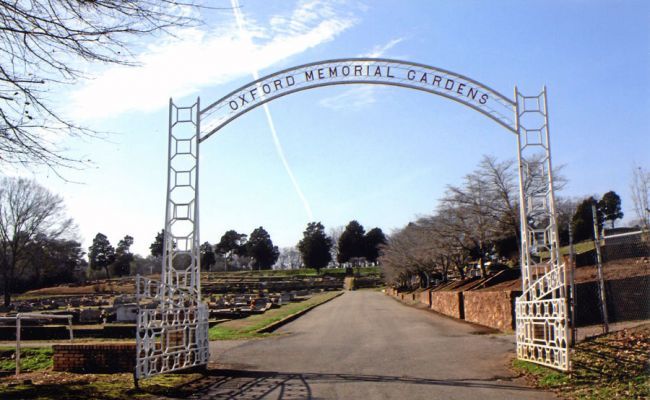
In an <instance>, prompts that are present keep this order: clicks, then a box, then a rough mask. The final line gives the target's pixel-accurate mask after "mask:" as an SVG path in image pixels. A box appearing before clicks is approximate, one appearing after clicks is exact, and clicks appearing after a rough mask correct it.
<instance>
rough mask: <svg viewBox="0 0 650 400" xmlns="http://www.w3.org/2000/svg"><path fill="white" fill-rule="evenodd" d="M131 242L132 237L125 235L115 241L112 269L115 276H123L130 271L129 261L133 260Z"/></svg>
mask: <svg viewBox="0 0 650 400" xmlns="http://www.w3.org/2000/svg"><path fill="white" fill-rule="evenodd" d="M132 244H133V237H131V236H129V235H126V236H124V239H122V240H120V241H119V242H118V243H117V249H116V250H115V263H114V265H113V271H114V272H115V275H117V276H125V275H129V274H130V273H131V261H133V254H132V253H131V251H130V248H131V245H132Z"/></svg>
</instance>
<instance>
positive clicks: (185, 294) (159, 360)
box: [135, 98, 209, 380]
mask: <svg viewBox="0 0 650 400" xmlns="http://www.w3.org/2000/svg"><path fill="white" fill-rule="evenodd" d="M199 107H200V102H199V99H198V98H197V101H196V103H194V104H192V105H191V106H188V107H179V106H176V105H175V104H174V103H173V101H172V100H171V99H170V101H169V143H168V146H169V147H168V171H167V201H166V203H167V207H166V211H165V237H164V244H163V260H162V271H161V279H160V281H156V280H152V279H149V278H146V277H141V276H138V277H137V280H136V298H137V302H138V327H137V330H138V332H137V337H136V352H137V354H136V369H135V378H136V380H137V379H141V378H145V377H148V376H152V375H156V374H160V373H164V372H171V371H176V370H180V369H185V368H190V367H194V366H198V365H206V364H207V362H208V359H209V349H208V310H207V307H206V305H205V304H204V303H202V302H201V278H200V254H199V202H198V191H199V186H198V185H199V133H200V116H199V110H200V108H199Z"/></svg>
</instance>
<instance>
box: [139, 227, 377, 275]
mask: <svg viewBox="0 0 650 400" xmlns="http://www.w3.org/2000/svg"><path fill="white" fill-rule="evenodd" d="M333 234H334V235H333V236H338V237H332V235H328V234H327V233H326V232H325V227H324V226H323V224H322V223H320V222H309V223H308V224H307V227H306V228H305V230H304V232H303V237H302V239H301V240H300V241H299V242H298V244H297V245H296V247H295V248H293V247H290V248H287V249H283V251H282V253H284V254H282V253H281V252H280V251H279V249H278V247H277V246H275V245H273V241H272V240H271V237H270V235H269V233H268V232H267V231H266V230H265V229H264V228H263V227H259V228H256V229H255V230H254V231H253V232H252V233H251V234H250V236H248V235H246V234H242V233H238V232H237V231H235V230H229V231H227V232H226V233H224V235H223V236H222V237H221V239H220V240H219V242H218V243H217V244H215V245H213V244H211V243H210V242H205V243H203V244H202V245H201V266H202V268H204V269H207V270H210V269H212V268H213V267H215V266H216V265H217V264H220V265H221V266H222V267H223V269H224V270H229V269H231V270H232V269H241V268H251V269H271V267H273V266H274V265H277V266H278V267H279V268H287V267H293V266H294V265H293V264H289V265H287V263H285V262H284V261H285V260H286V257H283V258H284V259H282V258H281V256H283V255H284V256H286V254H287V253H294V254H296V255H297V256H298V257H299V258H300V261H299V262H298V263H296V265H295V266H297V267H298V266H299V267H305V268H314V269H316V270H317V271H318V272H320V270H321V269H323V268H325V267H327V266H330V265H333V264H345V263H351V264H353V265H359V264H360V263H363V262H370V263H375V262H377V258H378V257H379V247H380V246H381V245H383V244H384V243H385V242H386V237H385V235H384V233H383V232H382V230H381V229H380V228H373V229H371V230H370V231H368V232H367V233H366V232H365V230H364V228H363V226H362V225H361V224H360V223H359V222H357V221H355V220H353V221H350V223H348V225H347V226H346V227H345V229H344V230H343V231H342V233H341V234H340V235H338V232H337V231H336V230H334V231H333ZM163 236H164V232H163V231H161V233H159V237H160V240H162V237H163ZM151 248H152V254H153V251H154V249H156V251H158V249H159V248H160V245H159V244H158V241H156V242H154V243H153V244H152V247H151ZM161 254H162V253H161ZM334 261H336V263H334Z"/></svg>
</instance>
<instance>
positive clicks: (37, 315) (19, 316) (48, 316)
mask: <svg viewBox="0 0 650 400" xmlns="http://www.w3.org/2000/svg"><path fill="white" fill-rule="evenodd" d="M23 319H35V320H39V319H65V320H67V321H68V332H69V333H70V342H71V343H72V341H73V340H74V333H73V329H72V315H61V314H41V313H18V314H16V316H15V317H0V321H6V320H8V321H16V375H20V340H21V337H20V334H21V331H22V327H21V321H22V320H23Z"/></svg>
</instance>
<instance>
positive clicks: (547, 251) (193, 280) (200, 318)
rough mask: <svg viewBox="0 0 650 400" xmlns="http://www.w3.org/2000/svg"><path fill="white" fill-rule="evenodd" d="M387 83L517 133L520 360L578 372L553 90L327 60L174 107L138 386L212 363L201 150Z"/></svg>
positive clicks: (141, 325) (142, 317)
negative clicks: (235, 130)
mask: <svg viewBox="0 0 650 400" xmlns="http://www.w3.org/2000/svg"><path fill="white" fill-rule="evenodd" d="M342 84H380V85H392V86H400V87H406V88H410V89H415V90H421V91H425V92H429V93H432V94H436V95H440V96H443V97H446V98H449V99H451V100H454V101H457V102H459V103H461V104H463V105H465V106H467V107H470V108H472V109H474V110H476V111H478V112H480V113H482V114H484V115H486V116H487V117H489V118H491V119H493V120H494V121H496V122H497V123H498V124H500V125H501V126H503V127H504V128H505V129H507V130H508V131H510V132H512V133H514V134H515V137H516V140H517V155H518V160H519V184H520V191H519V197H520V214H521V238H522V245H521V246H522V248H521V265H522V282H523V283H522V285H523V288H522V289H523V294H522V296H521V297H519V298H518V299H517V303H516V324H517V328H516V337H517V356H518V357H519V358H521V359H525V360H529V361H533V362H537V363H540V364H545V365H548V366H551V367H555V368H558V369H562V370H567V369H568V368H569V354H568V340H567V335H568V320H567V317H568V313H567V302H566V295H567V290H566V278H565V267H564V264H561V263H560V258H559V245H558V244H559V236H558V228H557V223H556V217H555V198H554V194H553V177H552V173H551V171H552V168H551V166H552V164H551V149H550V142H549V125H548V108H547V99H546V88H544V89H543V90H542V92H541V93H539V94H538V95H535V96H525V95H523V94H521V93H520V92H519V91H518V90H517V88H516V87H515V93H514V99H509V98H507V97H506V96H504V95H502V94H500V93H499V92H497V91H495V90H493V89H491V88H489V87H488V86H486V85H483V84H481V83H479V82H477V81H474V80H472V79H470V78H468V77H465V76H463V75H460V74H457V73H454V72H451V71H446V70H443V69H440V68H435V67H431V66H427V65H423V64H417V63H411V62H405V61H398V60H389V59H374V58H351V59H338V60H327V61H321V62H316V63H310V64H305V65H301V66H298V67H294V68H289V69H285V70H282V71H279V72H276V73H274V74H270V75H267V76H265V77H263V78H260V79H258V80H256V81H254V82H251V83H249V84H247V85H244V86H242V87H240V88H239V89H237V90H235V91H233V92H231V93H229V94H228V95H226V96H224V97H223V98H221V99H219V100H217V101H215V102H213V103H211V104H209V105H207V106H205V107H203V108H202V106H201V104H200V99H197V100H196V102H195V103H194V104H191V105H189V106H182V107H181V106H177V105H176V104H174V103H173V101H171V100H170V103H169V149H168V175H167V201H166V204H167V207H166V212H165V241H164V250H163V265H162V274H161V280H160V281H154V280H151V279H148V278H145V277H140V276H139V277H138V278H137V299H138V304H139V305H140V308H139V313H138V329H137V338H136V339H137V363H136V370H135V377H136V379H141V378H145V377H148V376H152V375H155V374H159V373H164V372H168V371H174V370H179V369H184V368H189V367H193V366H199V365H206V364H207V362H208V358H209V350H208V321H207V319H208V310H207V308H206V306H205V304H203V303H202V302H201V279H200V266H199V260H200V257H199V244H200V242H199V204H198V190H199V147H200V143H202V142H203V141H204V140H206V139H208V138H209V137H210V136H211V135H213V134H214V133H215V132H217V131H218V130H219V129H221V128H223V127H224V126H225V125H226V124H228V123H229V122H231V121H233V120H234V119H236V118H238V117H239V116H241V115H243V114H245V113H246V112H248V111H250V110H252V109H254V108H256V107H258V106H260V105H262V104H264V103H266V102H269V101H271V100H273V99H276V98H279V97H282V96H285V95H288V94H291V93H296V92H299V91H302V90H307V89H311V88H316V87H321V86H329V85H342Z"/></svg>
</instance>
